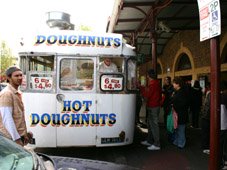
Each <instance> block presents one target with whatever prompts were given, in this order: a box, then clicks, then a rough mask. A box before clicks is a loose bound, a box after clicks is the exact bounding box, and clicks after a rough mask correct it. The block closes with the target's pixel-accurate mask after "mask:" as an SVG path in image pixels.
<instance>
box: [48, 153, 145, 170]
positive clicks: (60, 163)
mask: <svg viewBox="0 0 227 170" xmlns="http://www.w3.org/2000/svg"><path fill="white" fill-rule="evenodd" d="M50 158H51V159H52V160H53V161H54V163H55V167H56V168H57V169H59V170H89V169H90V170H140V169H139V168H135V167H130V166H127V165H122V164H116V163H111V162H105V161H98V160H91V159H80V158H71V157H60V156H50Z"/></svg>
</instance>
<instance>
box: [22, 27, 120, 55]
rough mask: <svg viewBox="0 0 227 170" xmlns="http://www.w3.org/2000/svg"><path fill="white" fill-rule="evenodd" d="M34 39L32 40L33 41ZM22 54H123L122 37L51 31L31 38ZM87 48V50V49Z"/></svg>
mask: <svg viewBox="0 0 227 170" xmlns="http://www.w3.org/2000/svg"><path fill="white" fill-rule="evenodd" d="M31 38H32V39H31ZM29 39H30V40H29V41H28V42H26V39H25V44H24V47H23V48H24V49H21V50H22V51H21V52H29V51H33V52H55V53H81V54H82V53H83V54H119V55H120V54H121V53H122V35H121V34H112V33H104V34H103V33H102V34H95V33H92V32H75V31H69V30H66V31H62V30H60V31H54V32H53V31H51V32H50V33H41V34H34V35H32V36H29ZM85 47H86V48H85Z"/></svg>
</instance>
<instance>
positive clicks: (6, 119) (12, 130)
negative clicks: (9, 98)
mask: <svg viewBox="0 0 227 170" xmlns="http://www.w3.org/2000/svg"><path fill="white" fill-rule="evenodd" d="M0 114H1V116H2V123H3V125H4V127H5V128H6V130H7V131H8V132H9V134H10V135H11V137H12V139H13V140H14V141H17V140H18V139H20V135H19V133H18V132H17V128H16V125H15V123H14V121H13V116H12V107H0Z"/></svg>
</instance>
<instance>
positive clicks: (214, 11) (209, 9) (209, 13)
mask: <svg viewBox="0 0 227 170" xmlns="http://www.w3.org/2000/svg"><path fill="white" fill-rule="evenodd" d="M197 1H198V6H199V19H200V41H204V40H207V39H210V38H212V37H215V36H218V35H220V34H221V11H220V3H219V0H197Z"/></svg>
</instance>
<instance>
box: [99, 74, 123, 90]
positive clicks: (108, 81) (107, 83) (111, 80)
mask: <svg viewBox="0 0 227 170" xmlns="http://www.w3.org/2000/svg"><path fill="white" fill-rule="evenodd" d="M101 89H102V90H105V91H119V90H122V89H123V77H111V76H102V78H101Z"/></svg>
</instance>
